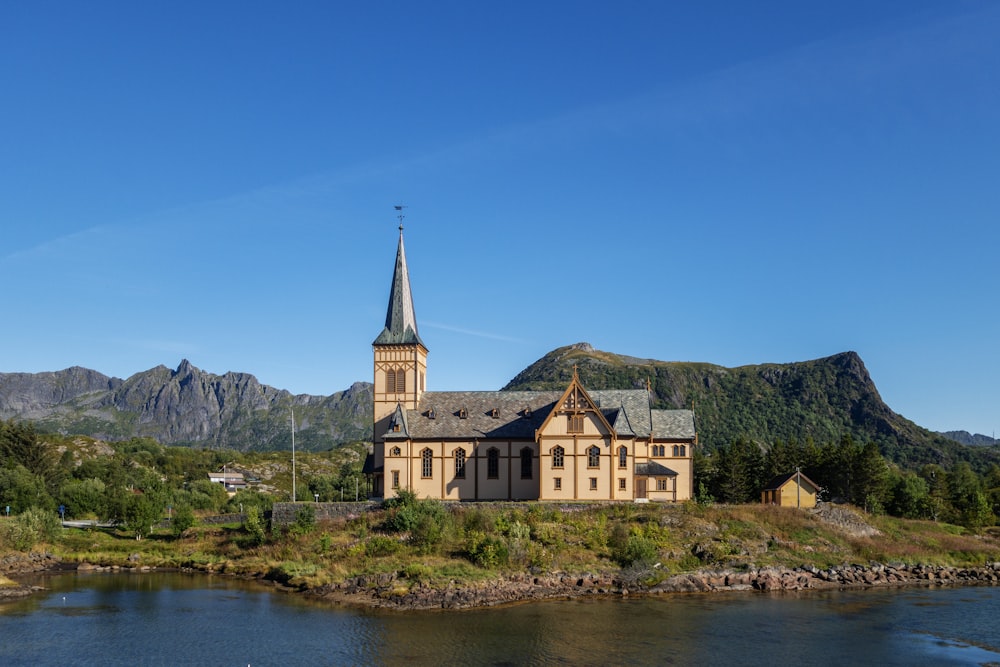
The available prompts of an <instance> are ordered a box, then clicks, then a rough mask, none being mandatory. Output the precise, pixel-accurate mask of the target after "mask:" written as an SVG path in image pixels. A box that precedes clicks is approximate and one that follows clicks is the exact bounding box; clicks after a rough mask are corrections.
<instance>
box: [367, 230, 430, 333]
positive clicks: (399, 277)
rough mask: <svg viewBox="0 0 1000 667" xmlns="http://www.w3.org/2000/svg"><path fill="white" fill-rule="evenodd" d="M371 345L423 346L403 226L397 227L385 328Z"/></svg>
mask: <svg viewBox="0 0 1000 667" xmlns="http://www.w3.org/2000/svg"><path fill="white" fill-rule="evenodd" d="M372 344H373V345H409V344H419V345H423V344H424V343H423V341H422V340H420V335H419V334H418V333H417V316H416V311H414V309H413V293H412V292H411V291H410V272H409V270H408V269H407V268H406V251H405V250H404V248H403V225H402V224H400V225H399V246H398V247H397V248H396V268H395V270H394V271H393V272H392V287H391V288H390V290H389V307H388V309H387V310H386V313H385V328H384V329H382V333H380V334H379V335H378V338H376V339H375V341H374V343H372Z"/></svg>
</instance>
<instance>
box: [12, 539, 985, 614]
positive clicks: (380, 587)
mask: <svg viewBox="0 0 1000 667" xmlns="http://www.w3.org/2000/svg"><path fill="white" fill-rule="evenodd" d="M135 560H136V562H135V563H134V565H132V566H117V565H114V566H101V565H94V564H91V563H86V562H84V563H79V564H76V563H65V562H62V561H60V560H59V559H58V558H57V557H56V556H54V555H52V554H49V553H30V554H14V555H9V556H5V557H4V558H2V559H0V580H4V579H6V577H5V576H4V575H15V576H16V575H17V574H27V573H32V572H43V571H56V570H76V571H79V572H88V571H89V572H118V571H121V572H140V573H141V572H150V571H157V570H159V568H153V567H148V566H141V565H139V563H138V562H137V561H138V559H135ZM186 569H187V568H182V570H186ZM190 571H196V570H190ZM251 578H253V577H251ZM257 578H258V579H260V577H257ZM6 581H7V582H8V583H7V585H0V599H4V598H16V597H23V596H26V595H30V594H32V593H34V592H36V591H40V590H44V589H42V588H40V587H38V586H26V585H21V584H16V582H12V581H10V580H9V579H7V580H6ZM271 583H274V584H275V585H276V586H278V587H279V588H282V590H287V591H294V590H295V589H293V588H289V587H285V586H280V584H279V583H278V582H271ZM959 585H980V586H982V585H986V586H996V585H1000V562H996V563H988V564H986V565H984V566H979V567H951V566H944V565H927V564H918V565H908V564H905V563H890V564H881V563H872V564H869V565H857V564H851V565H840V566H837V567H830V568H827V569H820V568H817V567H815V566H812V565H803V566H801V567H796V568H781V567H763V568H748V569H718V570H699V571H696V572H689V573H685V574H677V575H673V576H671V577H668V578H666V579H664V580H662V581H660V582H659V583H657V584H655V585H652V586H644V585H642V584H641V583H639V582H638V581H636V580H635V579H634V578H633V579H632V580H630V581H629V580H626V579H625V578H623V577H622V574H621V573H620V572H619V573H608V572H605V573H587V574H578V575H571V574H566V573H554V574H545V575H532V574H513V575H507V576H504V577H501V578H499V579H493V580H489V581H482V582H473V583H458V582H451V583H450V584H448V585H447V586H445V587H443V588H442V587H437V586H431V585H428V584H423V583H415V582H413V581H411V580H409V579H406V578H404V577H400V576H399V575H397V574H395V573H390V574H380V575H367V576H360V577H354V578H351V579H348V580H346V581H343V582H339V583H335V584H328V585H326V586H322V587H320V588H314V589H307V590H305V591H302V593H303V594H305V595H308V596H310V597H314V598H318V599H321V600H326V601H328V602H331V603H335V604H344V605H349V606H355V607H363V608H368V609H372V608H375V609H386V610H399V611H419V610H434V609H438V610H440V609H474V608H478V607H494V606H499V605H506V604H515V603H520V602H531V601H540V600H553V599H572V598H581V597H629V596H655V595H669V594H674V593H715V592H738V591H744V592H768V593H780V592H793V591H808V590H843V589H852V588H855V589H859V588H879V587H903V586H959Z"/></svg>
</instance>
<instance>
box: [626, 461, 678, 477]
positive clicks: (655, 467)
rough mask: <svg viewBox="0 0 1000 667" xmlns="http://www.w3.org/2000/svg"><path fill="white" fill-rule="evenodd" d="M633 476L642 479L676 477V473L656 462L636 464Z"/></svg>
mask: <svg viewBox="0 0 1000 667" xmlns="http://www.w3.org/2000/svg"><path fill="white" fill-rule="evenodd" d="M635 474H636V475H640V476H643V477H677V473H676V472H674V471H673V470H671V469H670V468H668V467H667V466H665V465H661V464H659V463H657V462H656V461H650V462H649V463H636V464H635Z"/></svg>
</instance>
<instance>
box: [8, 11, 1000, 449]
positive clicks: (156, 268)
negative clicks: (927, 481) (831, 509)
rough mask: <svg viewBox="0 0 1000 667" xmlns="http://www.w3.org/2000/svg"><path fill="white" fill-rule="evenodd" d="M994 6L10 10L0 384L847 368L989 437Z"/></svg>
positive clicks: (995, 144)
mask: <svg viewBox="0 0 1000 667" xmlns="http://www.w3.org/2000/svg"><path fill="white" fill-rule="evenodd" d="M998 35H1000V4H997V3H995V2H962V1H956V2H919V1H915V0H908V1H905V2H879V3H872V2H867V1H866V2H851V1H847V2H838V3H820V2H754V3H745V2H698V3H692V2H685V3H681V2H676V3H672V2H624V3H610V2H605V3H593V2H540V3H537V2H526V3H521V2H507V3H482V2H449V3H413V2H370V3H356V4H350V5H348V4H347V3H332V2H296V3H281V4H279V3H264V2H209V3H195V2H144V3H134V2H94V3H78V2H68V1H67V2H55V3H52V2H44V1H40V2H31V3H27V2H24V3H15V2H7V3H2V4H0V63H2V66H0V90H2V91H3V100H4V102H3V104H0V127H2V131H0V221H2V229H3V236H2V241H0V281H2V285H3V286H4V290H3V294H4V302H5V303H4V313H5V317H4V325H3V326H2V327H0V372H16V371H17V372H38V371H48V370H58V369H62V368H66V367H69V366H73V365H80V366H86V367H88V368H93V369H96V370H99V371H101V372H103V373H105V374H108V375H114V376H118V377H128V376H129V375H131V374H133V373H136V372H139V371H143V370H146V369H149V368H152V367H153V366H156V365H159V364H164V365H167V366H169V367H172V368H174V367H176V366H177V365H178V363H179V362H180V360H181V359H183V358H186V359H189V360H190V361H191V362H192V363H193V364H195V365H196V366H198V367H200V368H202V369H204V370H206V371H209V372H213V373H220V374H221V373H224V372H226V371H242V372H247V373H252V374H254V375H256V376H257V377H258V378H259V379H260V380H261V381H262V382H264V383H266V384H269V385H272V386H275V387H279V388H283V389H288V390H290V391H292V392H295V393H311V394H330V393H333V392H335V391H339V390H342V389H345V388H346V387H348V386H349V385H350V384H351V383H352V382H354V381H358V380H364V381H370V379H371V347H370V344H371V341H372V340H373V339H374V338H375V336H376V335H377V334H378V332H379V330H380V329H381V326H382V322H383V318H384V316H385V306H386V299H387V297H388V289H389V280H390V277H391V272H392V262H393V258H394V253H395V246H396V237H397V230H396V224H397V223H396V220H395V217H394V210H393V205H394V204H397V203H402V204H405V205H407V206H408V208H407V209H406V214H407V218H406V232H405V234H406V237H405V238H406V248H407V256H408V260H409V265H410V273H411V279H412V284H413V290H414V299H415V304H416V311H417V318H418V321H419V323H420V333H421V336H422V338H423V339H424V341H425V342H426V343H427V345H428V347H429V348H430V361H429V364H430V366H429V372H428V382H429V388H430V389H438V390H447V389H496V388H499V387H501V386H502V385H504V384H505V383H506V382H507V381H508V380H509V379H511V378H512V377H513V376H514V375H516V374H517V373H518V372H519V371H521V370H522V369H523V368H525V367H526V366H528V365H529V364H531V363H532V362H534V361H535V360H536V359H538V358H539V357H541V356H543V355H544V354H546V353H547V352H549V351H551V350H552V349H555V348H556V347H559V346H562V345H568V344H571V343H576V342H581V341H586V342H589V343H591V344H592V345H594V346H595V347H596V348H598V349H601V350H606V351H609V352H616V353H619V354H627V355H632V356H637V357H648V358H654V359H660V360H664V361H704V362H710V363H715V364H721V365H724V366H740V365H745V364H758V363H766V362H791V361H802V360H807V359H815V358H819V357H823V356H827V355H831V354H835V353H838V352H841V351H845V350H855V351H857V352H858V353H859V354H860V355H861V357H862V358H863V359H864V361H865V364H866V365H867V367H868V369H869V371H870V372H871V375H872V377H873V379H874V380H875V382H876V384H877V386H878V387H879V390H880V392H881V394H882V397H883V398H884V399H885V400H886V402H887V403H888V404H889V405H890V407H892V408H893V409H894V410H896V411H897V412H899V413H901V414H902V415H904V416H906V417H908V418H910V419H912V420H914V421H915V422H917V423H918V424H920V425H922V426H925V427H927V428H931V429H934V430H951V429H967V430H970V431H973V432H979V433H984V434H986V435H991V434H992V433H993V432H994V430H995V429H996V428H997V426H1000V382H998V378H1000V351H998V344H997V341H1000V303H998V300H997V296H996V295H997V288H998V286H1000V279H998V262H997V257H998V252H997V250H998V242H1000V232H998V231H997V227H998V225H997V223H998V219H1000V215H998V214H1000V187H998V185H1000V123H998V111H997V110H998V109H1000V85H998V84H1000V74H998V73H1000V39H997V36H998Z"/></svg>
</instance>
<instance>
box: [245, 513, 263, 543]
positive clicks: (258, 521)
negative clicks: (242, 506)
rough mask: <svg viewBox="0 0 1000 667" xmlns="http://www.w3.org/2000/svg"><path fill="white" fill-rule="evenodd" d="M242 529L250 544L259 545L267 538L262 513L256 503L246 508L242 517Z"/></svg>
mask: <svg viewBox="0 0 1000 667" xmlns="http://www.w3.org/2000/svg"><path fill="white" fill-rule="evenodd" d="M243 531H244V532H245V533H246V541H247V542H248V543H249V544H250V545H251V546H260V545H261V544H264V541H265V540H266V539H267V534H266V533H265V531H264V513H263V512H262V511H261V509H260V508H259V507H257V506H256V505H251V506H250V507H248V508H247V512H246V516H245V518H244V519H243Z"/></svg>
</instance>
